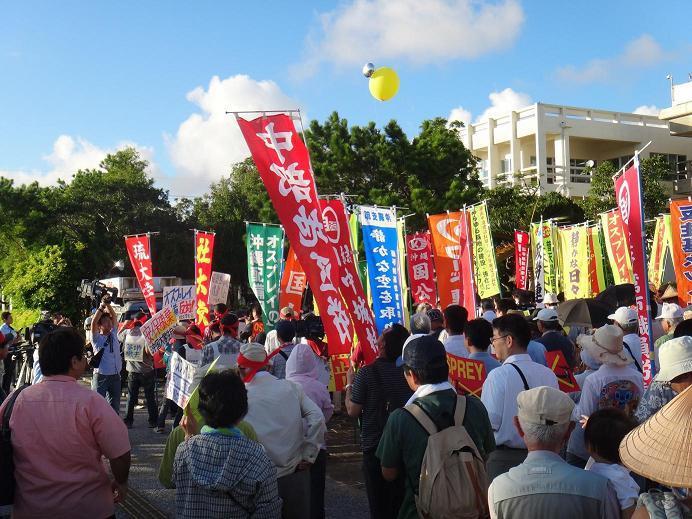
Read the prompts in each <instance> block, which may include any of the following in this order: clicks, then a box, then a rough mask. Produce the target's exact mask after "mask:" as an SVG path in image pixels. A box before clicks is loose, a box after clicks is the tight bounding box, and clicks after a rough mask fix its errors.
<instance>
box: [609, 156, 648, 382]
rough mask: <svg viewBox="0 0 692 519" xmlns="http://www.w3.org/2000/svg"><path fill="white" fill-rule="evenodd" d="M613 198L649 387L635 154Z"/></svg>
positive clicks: (641, 217)
mask: <svg viewBox="0 0 692 519" xmlns="http://www.w3.org/2000/svg"><path fill="white" fill-rule="evenodd" d="M615 199H616V200H617V204H618V208H619V209H620V214H621V216H622V221H623V223H624V224H625V229H626V230H627V235H628V236H629V246H630V259H631V261H632V277H633V278H634V280H633V283H634V297H635V302H636V304H637V314H638V316H639V340H640V342H641V350H642V371H643V376H644V386H646V387H648V385H649V383H650V382H651V379H652V377H653V375H654V373H653V371H654V370H653V366H652V364H651V346H652V344H651V306H650V303H649V281H648V280H649V278H648V276H647V274H646V269H647V261H646V233H645V230H644V204H643V202H642V183H641V177H640V173H639V157H638V155H635V156H634V164H633V165H632V166H631V167H630V168H628V169H627V170H626V171H625V172H624V173H623V174H622V175H620V176H619V177H618V178H617V179H616V180H615Z"/></svg>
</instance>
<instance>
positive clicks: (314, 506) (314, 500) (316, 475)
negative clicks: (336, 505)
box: [310, 449, 327, 519]
mask: <svg viewBox="0 0 692 519" xmlns="http://www.w3.org/2000/svg"><path fill="white" fill-rule="evenodd" d="M326 478H327V451H326V449H322V450H320V453H319V454H318V455H317V459H316V460H315V463H313V464H312V466H311V467H310V519H324V481H325V479H326Z"/></svg>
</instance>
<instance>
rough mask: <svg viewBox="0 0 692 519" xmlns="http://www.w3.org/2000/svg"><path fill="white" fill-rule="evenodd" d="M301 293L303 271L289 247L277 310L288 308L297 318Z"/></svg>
mask: <svg viewBox="0 0 692 519" xmlns="http://www.w3.org/2000/svg"><path fill="white" fill-rule="evenodd" d="M303 292H305V271H304V270H303V267H301V266H300V262H299V261H298V256H296V253H295V251H294V250H293V247H290V248H289V249H288V258H287V259H286V266H285V267H284V273H283V276H282V277H281V288H280V290H279V308H285V307H287V306H288V307H289V308H291V309H293V313H294V315H295V318H296V319H297V318H299V317H300V313H301V311H302V303H303Z"/></svg>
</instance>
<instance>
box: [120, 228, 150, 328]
mask: <svg viewBox="0 0 692 519" xmlns="http://www.w3.org/2000/svg"><path fill="white" fill-rule="evenodd" d="M125 247H126V248H127V254H128V256H130V263H132V270H134V271H135V276H137V281H138V282H139V288H140V289H141V290H142V296H143V297H144V301H146V303H147V308H149V313H150V314H151V315H154V314H155V313H156V294H155V293H154V290H155V289H154V272H153V271H152V267H151V243H150V241H149V235H148V234H140V235H135V236H125Z"/></svg>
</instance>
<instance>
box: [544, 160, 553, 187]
mask: <svg viewBox="0 0 692 519" xmlns="http://www.w3.org/2000/svg"><path fill="white" fill-rule="evenodd" d="M545 163H546V168H545V169H546V172H547V175H546V179H545V181H546V183H548V184H554V183H555V157H546V158H545Z"/></svg>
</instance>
